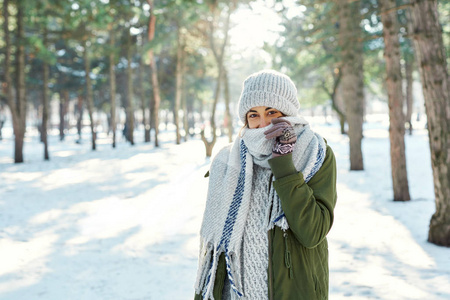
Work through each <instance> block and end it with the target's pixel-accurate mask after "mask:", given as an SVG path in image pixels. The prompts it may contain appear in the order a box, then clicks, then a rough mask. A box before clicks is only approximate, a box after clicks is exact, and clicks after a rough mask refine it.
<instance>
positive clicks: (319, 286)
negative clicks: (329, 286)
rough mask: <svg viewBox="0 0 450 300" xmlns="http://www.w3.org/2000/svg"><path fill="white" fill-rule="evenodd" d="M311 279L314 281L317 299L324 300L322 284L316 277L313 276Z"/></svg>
mask: <svg viewBox="0 0 450 300" xmlns="http://www.w3.org/2000/svg"><path fill="white" fill-rule="evenodd" d="M313 279H314V290H315V291H316V296H317V299H318V300H322V299H324V297H323V289H322V284H321V282H320V280H319V279H318V278H317V276H316V275H313Z"/></svg>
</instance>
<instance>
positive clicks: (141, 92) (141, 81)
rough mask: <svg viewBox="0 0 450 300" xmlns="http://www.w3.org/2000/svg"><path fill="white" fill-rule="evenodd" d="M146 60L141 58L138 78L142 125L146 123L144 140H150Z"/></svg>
mask: <svg viewBox="0 0 450 300" xmlns="http://www.w3.org/2000/svg"><path fill="white" fill-rule="evenodd" d="M143 66H144V62H143V61H142V57H141V60H140V62H139V70H138V80H139V98H140V99H141V110H142V125H144V142H145V143H148V142H150V124H149V122H148V120H147V114H146V111H147V109H146V101H145V100H146V97H145V90H144V74H143V73H144V67H143Z"/></svg>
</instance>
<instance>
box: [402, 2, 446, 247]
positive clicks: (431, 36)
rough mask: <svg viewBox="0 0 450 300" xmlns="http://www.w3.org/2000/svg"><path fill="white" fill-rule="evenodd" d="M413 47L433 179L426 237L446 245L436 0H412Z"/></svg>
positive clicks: (442, 65) (442, 82)
mask: <svg viewBox="0 0 450 300" xmlns="http://www.w3.org/2000/svg"><path fill="white" fill-rule="evenodd" d="M411 3H412V5H413V6H412V20H413V28H414V48H415V53H416V58H417V62H418V63H417V64H418V66H419V71H420V77H421V80H422V89H423V94H424V98H425V108H426V111H427V120H428V135H429V141H430V150H431V163H432V170H433V179H434V193H435V198H436V199H435V201H436V212H435V213H434V214H433V216H432V218H431V221H430V230H429V232H428V241H429V242H431V243H434V244H437V245H441V246H447V247H449V246H450V168H449V166H450V80H449V75H448V70H447V62H446V57H445V48H444V44H443V40H442V28H441V25H440V24H439V18H438V9H437V1H435V0H429V1H423V0H420V1H419V0H413V1H411Z"/></svg>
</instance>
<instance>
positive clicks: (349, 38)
mask: <svg viewBox="0 0 450 300" xmlns="http://www.w3.org/2000/svg"><path fill="white" fill-rule="evenodd" d="M338 3H339V6H340V7H339V8H340V9H339V14H340V16H339V19H340V22H339V45H340V47H341V59H342V67H341V70H342V79H341V84H342V97H343V99H344V100H345V101H346V102H345V108H346V113H345V115H346V117H347V123H348V136H349V139H350V170H364V164H363V156H362V150H361V142H362V138H363V134H362V126H363V118H364V91H363V88H364V82H363V57H362V44H361V42H360V36H361V28H360V27H359V24H360V21H361V15H360V9H359V1H356V2H349V1H347V0H339V2H338Z"/></svg>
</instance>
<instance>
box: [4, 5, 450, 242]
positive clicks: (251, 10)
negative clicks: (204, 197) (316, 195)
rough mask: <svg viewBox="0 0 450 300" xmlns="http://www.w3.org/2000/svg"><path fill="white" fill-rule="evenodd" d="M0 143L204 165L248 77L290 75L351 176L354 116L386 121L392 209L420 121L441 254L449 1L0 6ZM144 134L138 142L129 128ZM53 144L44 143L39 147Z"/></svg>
mask: <svg viewBox="0 0 450 300" xmlns="http://www.w3.org/2000/svg"><path fill="white" fill-rule="evenodd" d="M0 3H1V8H2V17H1V19H0V22H1V25H2V29H3V30H2V31H1V32H0V51H1V52H0V64H1V69H0V80H1V83H2V89H1V95H0V97H1V98H0V139H1V138H2V131H3V130H7V129H8V128H10V129H11V130H12V131H13V133H14V152H13V153H12V156H11V157H13V160H11V162H13V161H14V162H15V163H23V162H25V163H26V158H24V156H23V145H24V139H25V138H26V135H27V132H30V131H32V130H38V131H39V134H40V139H41V142H42V145H43V148H44V151H43V153H44V157H43V159H45V160H49V159H51V151H49V144H48V140H49V139H48V134H50V135H59V139H60V140H61V141H63V140H64V139H65V136H66V135H67V134H69V133H74V132H75V133H76V134H77V135H78V140H77V142H78V143H85V142H86V141H87V139H88V140H89V143H90V144H91V148H92V150H96V149H97V144H96V143H97V136H98V134H100V133H107V134H108V136H109V138H110V142H111V146H112V147H116V143H117V142H118V140H119V139H118V132H119V133H120V135H123V136H125V138H126V141H127V143H130V144H131V145H134V144H135V140H136V136H135V133H136V132H142V134H143V135H144V136H143V137H142V140H143V141H144V142H145V143H153V144H154V146H155V147H159V139H158V135H159V130H160V129H161V128H167V127H168V126H169V124H173V125H174V127H175V128H174V133H175V134H174V136H173V142H174V143H176V144H180V143H183V142H185V141H187V140H189V139H192V138H201V139H202V140H203V142H204V145H205V149H206V155H207V156H210V155H211V153H212V150H213V147H214V145H215V143H216V141H217V137H218V136H220V135H228V137H229V140H230V141H231V140H232V137H233V134H236V130H237V128H239V126H241V125H242V124H238V120H237V118H236V114H235V113H234V112H235V111H236V104H237V100H238V98H239V93H240V90H241V85H242V82H243V80H244V79H245V77H246V76H248V75H249V74H250V73H252V72H254V71H257V70H260V69H263V68H273V69H276V70H279V71H281V72H284V73H286V74H287V75H289V76H290V77H291V78H292V79H293V80H294V82H295V83H296V85H297V87H298V90H299V95H298V97H299V101H300V103H301V107H302V111H304V113H307V114H309V115H312V116H313V115H318V114H320V115H329V116H330V118H336V119H338V120H339V122H340V124H341V133H342V134H348V136H349V148H350V156H349V158H350V169H351V170H355V171H357V170H363V169H364V161H363V157H362V151H361V141H362V139H363V122H364V117H365V116H366V115H368V114H374V113H389V116H390V142H391V150H390V151H391V153H390V155H391V166H392V181H393V195H394V196H393V199H394V200H397V201H407V200H410V195H409V187H408V181H407V174H406V163H405V154H404V152H405V145H404V134H405V129H406V130H408V132H409V134H412V132H413V130H414V128H413V126H412V121H411V120H412V118H426V119H427V129H428V131H429V137H430V150H431V161H432V168H433V179H434V187H435V197H436V213H435V214H434V215H433V217H432V219H431V222H430V231H429V241H430V242H433V243H435V244H438V245H443V246H450V172H449V170H448V165H449V162H450V154H449V149H450V139H449V134H450V133H449V132H450V108H449V106H450V98H449V97H450V96H449V95H450V92H449V90H450V84H449V76H448V68H447V65H448V62H449V58H450V22H449V19H450V2H449V1H439V2H438V1H406V0H398V1H392V0H378V1H375V0H363V1H344V0H336V1H308V0H304V1H287V0H284V1H269V0H268V1H262V0H257V1H244V0H243V1H237V0H234V1H219V0H203V1H202V0H197V1H181V0H161V1H153V0H147V1H137V0H128V1H126V0H98V1H88V0H71V1H56V0H43V1H31V0H3V1H0ZM137 129H142V130H137ZM50 146H51V145H50Z"/></svg>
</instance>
